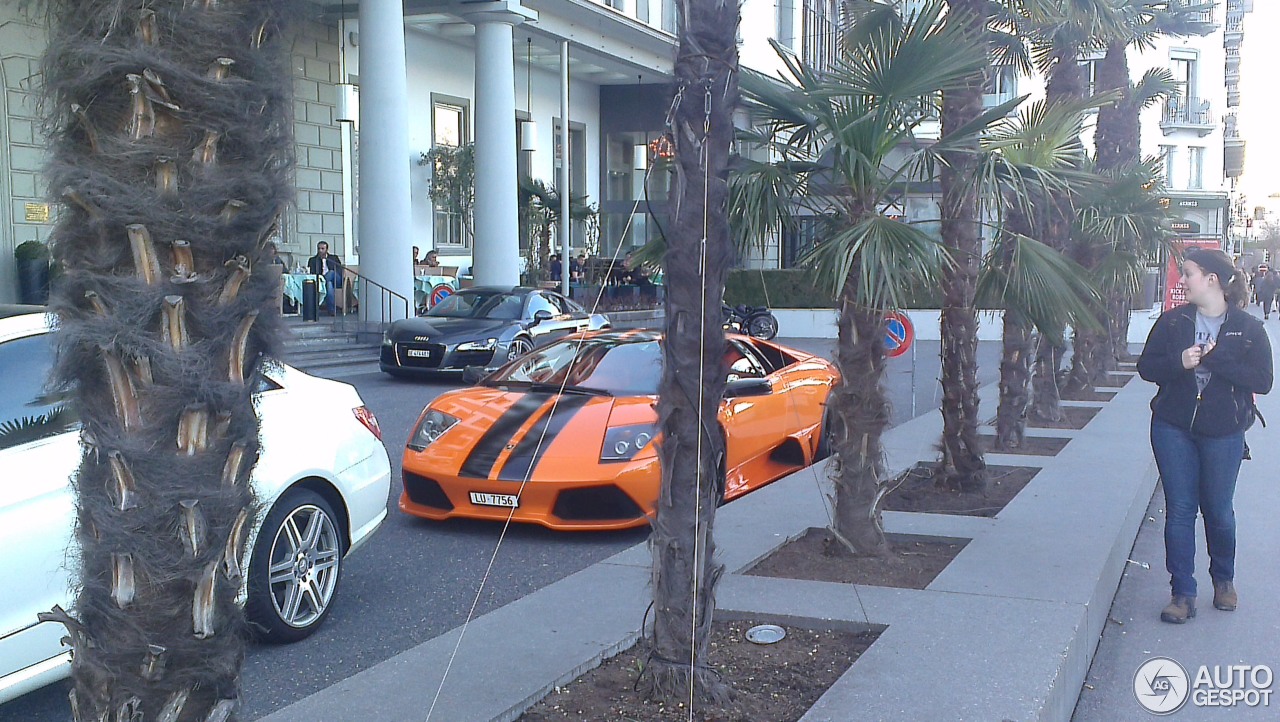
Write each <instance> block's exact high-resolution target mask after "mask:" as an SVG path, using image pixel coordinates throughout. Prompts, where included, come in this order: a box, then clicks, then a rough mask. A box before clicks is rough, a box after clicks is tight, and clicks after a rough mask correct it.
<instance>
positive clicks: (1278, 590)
mask: <svg viewBox="0 0 1280 722" xmlns="http://www.w3.org/2000/svg"><path fill="white" fill-rule="evenodd" d="M1272 323H1273V322H1271V321H1268V322H1267V329H1268V331H1269V335H1270V337H1271V345H1272V351H1273V353H1275V352H1276V351H1280V349H1277V339H1278V338H1280V326H1273V325H1271V324H1272ZM1278 355H1280V354H1278ZM1143 386H1144V387H1145V388H1146V389H1148V395H1150V394H1151V393H1154V389H1155V387H1154V386H1153V385H1150V384H1143ZM1258 407H1259V409H1261V411H1262V415H1263V416H1265V417H1266V418H1267V419H1268V420H1269V421H1271V427H1270V428H1263V427H1262V426H1261V425H1255V426H1254V427H1253V428H1252V429H1250V430H1249V432H1248V434H1247V435H1246V437H1247V440H1248V442H1249V446H1250V447H1251V449H1252V452H1253V460H1252V461H1246V462H1244V465H1243V466H1242V467H1241V470H1240V479H1239V482H1238V483H1237V486H1236V504H1235V506H1236V524H1237V529H1236V531H1237V553H1236V582H1237V587H1238V589H1239V592H1240V607H1239V609H1237V610H1236V611H1234V612H1220V611H1218V610H1216V609H1214V608H1213V603H1212V600H1213V590H1212V588H1211V587H1210V586H1209V572H1208V568H1209V559H1208V554H1207V553H1206V552H1205V549H1204V530H1203V528H1202V527H1201V528H1197V537H1198V542H1197V543H1198V546H1199V556H1198V558H1197V559H1196V577H1197V580H1198V582H1199V585H1200V597H1199V599H1198V600H1197V602H1198V603H1197V605H1196V607H1197V616H1196V618H1195V619H1192V620H1190V621H1189V622H1188V623H1187V624H1185V625H1182V626H1178V625H1173V624H1165V623H1163V622H1161V621H1160V618H1159V617H1160V610H1161V608H1163V607H1164V605H1165V604H1166V603H1168V601H1169V575H1168V574H1167V573H1166V572H1165V569H1164V537H1163V529H1164V496H1163V494H1162V493H1161V492H1160V491H1159V490H1157V492H1156V494H1155V497H1154V498H1153V499H1152V502H1151V505H1150V507H1149V508H1148V510H1147V515H1146V518H1145V520H1144V521H1143V524H1142V529H1141V531H1140V532H1139V534H1138V538H1137V541H1136V543H1135V544H1134V546H1133V550H1132V552H1131V554H1130V558H1131V559H1133V560H1134V561H1135V562H1139V563H1141V564H1146V565H1148V566H1149V567H1150V569H1146V568H1143V567H1142V566H1140V564H1128V565H1127V566H1126V570H1125V574H1124V578H1123V580H1122V581H1121V583H1120V589H1119V592H1118V593H1117V595H1116V599H1115V604H1114V605H1113V607H1112V609H1111V613H1110V616H1109V620H1108V623H1107V625H1106V630H1105V633H1104V635H1103V637H1102V642H1101V644H1100V645H1099V647H1098V653H1097V656H1096V658H1095V660H1094V663H1093V667H1092V668H1091V669H1090V670H1089V676H1088V680H1087V686H1086V687H1084V689H1083V690H1082V691H1081V693H1080V702H1079V705H1078V706H1077V708H1076V711H1075V715H1074V716H1073V717H1072V720H1073V721H1074V722H1115V721H1116V720H1144V719H1155V718H1156V715H1153V714H1149V713H1148V712H1147V711H1146V710H1144V709H1143V708H1142V707H1141V706H1139V704H1138V703H1137V698H1136V697H1135V696H1134V683H1135V679H1134V677H1135V673H1136V672H1137V671H1138V668H1139V666H1140V665H1142V664H1143V662H1145V661H1147V660H1148V659H1150V658H1152V657H1168V658H1170V659H1173V660H1175V661H1177V662H1178V663H1180V664H1181V665H1182V667H1184V668H1185V670H1186V672H1187V674H1188V675H1189V676H1190V677H1191V680H1192V681H1193V682H1194V680H1195V677H1196V675H1197V674H1198V672H1199V668H1200V667H1201V666H1202V665H1205V666H1207V667H1208V672H1209V673H1210V674H1212V673H1213V672H1214V666H1215V665H1218V666H1219V667H1220V669H1219V670H1218V671H1219V672H1220V674H1221V675H1223V676H1224V679H1225V675H1226V673H1227V672H1226V670H1225V667H1226V666H1228V665H1267V666H1268V667H1269V668H1270V670H1271V671H1272V672H1275V673H1278V674H1280V573H1278V569H1277V554H1278V553H1280V479H1278V478H1277V469H1280V444H1278V443H1277V435H1278V434H1280V429H1278V428H1277V426H1276V423H1277V422H1276V421H1275V420H1276V419H1280V392H1272V393H1271V394H1270V395H1268V396H1261V397H1259V398H1258ZM1136 436H1137V432H1136V431H1135V444H1137V443H1139V442H1140V443H1142V444H1146V443H1147V442H1146V440H1145V438H1143V439H1137V438H1136ZM1137 451H1139V449H1137V448H1135V452H1137ZM1141 452H1142V453H1150V452H1149V449H1148V448H1143V449H1141ZM1260 681H1265V680H1260ZM1234 687H1235V689H1237V690H1241V689H1247V687H1242V686H1241V685H1239V684H1236V685H1234ZM1269 689H1271V690H1275V691H1277V692H1280V680H1277V681H1276V682H1275V683H1274V684H1272V685H1270V687H1269ZM1170 719H1175V720H1180V721H1181V720H1185V721H1186V722H1192V721H1194V720H1223V719H1232V720H1237V719H1238V720H1275V719H1280V696H1277V697H1276V698H1273V699H1271V700H1270V705H1266V706H1264V705H1262V704H1259V705H1257V706H1253V707H1250V706H1247V705H1245V704H1237V705H1235V706H1233V707H1213V708H1210V707H1204V706H1197V705H1196V698H1195V696H1194V692H1193V696H1192V698H1191V699H1189V700H1188V701H1187V702H1186V703H1185V705H1184V706H1183V707H1182V708H1181V709H1180V710H1178V711H1177V712H1176V713H1173V714H1172V715H1171V716H1170Z"/></svg>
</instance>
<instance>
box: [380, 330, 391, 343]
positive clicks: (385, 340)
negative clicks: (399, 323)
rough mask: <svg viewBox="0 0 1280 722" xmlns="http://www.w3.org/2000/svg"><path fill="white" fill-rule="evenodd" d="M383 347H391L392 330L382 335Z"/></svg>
mask: <svg viewBox="0 0 1280 722" xmlns="http://www.w3.org/2000/svg"><path fill="white" fill-rule="evenodd" d="M382 345H383V346H390V345H391V329H387V330H386V331H384V332H383V333H382Z"/></svg>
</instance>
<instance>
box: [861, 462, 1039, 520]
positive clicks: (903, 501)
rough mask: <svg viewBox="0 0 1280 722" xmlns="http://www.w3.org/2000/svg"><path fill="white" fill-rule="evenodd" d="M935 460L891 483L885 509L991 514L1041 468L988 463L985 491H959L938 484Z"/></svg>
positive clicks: (917, 466)
mask: <svg viewBox="0 0 1280 722" xmlns="http://www.w3.org/2000/svg"><path fill="white" fill-rule="evenodd" d="M938 471H939V465H938V463H937V462H921V463H919V464H916V465H915V467H913V468H911V469H908V470H907V471H905V472H903V473H902V474H901V475H899V476H898V477H897V478H896V479H894V480H893V481H892V482H890V486H891V487H893V488H894V489H893V491H891V492H889V494H888V496H886V497H885V501H884V509H885V510H886V511H916V512H924V513H928V514H960V515H964V516H985V517H993V516H995V515H996V514H999V513H1000V510H1001V509H1004V507H1005V506H1006V505H1007V504H1008V503H1009V502H1010V501H1013V497H1015V496H1017V495H1018V492H1020V491H1022V489H1023V487H1025V486H1026V485H1027V484H1028V483H1029V482H1030V481H1031V479H1032V478H1033V477H1035V475H1036V474H1037V473H1039V471H1040V469H1038V468H1036V467H1032V466H988V467H987V472H988V473H989V474H990V477H991V481H990V483H989V484H988V485H987V491H986V493H985V494H977V493H962V492H958V491H951V490H949V489H943V488H941V487H939V486H938V485H937V482H936V480H937V475H938Z"/></svg>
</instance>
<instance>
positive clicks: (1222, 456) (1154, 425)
mask: <svg viewBox="0 0 1280 722" xmlns="http://www.w3.org/2000/svg"><path fill="white" fill-rule="evenodd" d="M1151 450H1152V451H1153V452H1155V457H1156V466H1157V467H1159V469H1160V481H1161V484H1163V486H1164V499H1165V521H1164V555H1165V568H1166V569H1168V571H1169V577H1170V581H1169V584H1170V586H1172V587H1173V593H1174V594H1183V595H1186V596H1189V597H1194V596H1195V595H1196V578H1195V571H1196V512H1197V511H1199V512H1200V513H1201V514H1203V515H1204V536H1205V541H1206V543H1207V544H1208V547H1209V576H1210V577H1212V578H1213V579H1214V580H1215V581H1232V580H1234V579H1235V575H1236V512H1235V508H1234V507H1233V506H1232V498H1233V497H1234V496H1235V493H1236V476H1237V475H1238V474H1239V473H1240V461H1241V458H1242V457H1243V455H1244V432H1240V433H1238V434H1232V435H1230V436H1201V435H1199V434H1193V433H1191V432H1190V431H1185V430H1183V429H1180V428H1178V427H1176V426H1173V425H1172V424H1167V423H1165V422H1163V421H1157V420H1155V419H1152V421H1151Z"/></svg>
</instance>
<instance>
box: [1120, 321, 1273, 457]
mask: <svg viewBox="0 0 1280 722" xmlns="http://www.w3.org/2000/svg"><path fill="white" fill-rule="evenodd" d="M1195 343H1196V307H1195V305H1194V304H1190V303H1189V304H1187V305H1185V306H1179V307H1178V308H1175V309H1172V310H1169V311H1166V312H1164V313H1163V314H1161V316H1160V318H1159V320H1157V321H1156V325H1155V327H1153V328H1152V329H1151V335H1150V336H1148V337H1147V345H1146V347H1144V348H1143V349H1142V357H1141V358H1139V359H1138V373H1139V374H1141V375H1142V378H1144V379H1146V380H1148V381H1152V382H1154V383H1156V384H1158V385H1159V386H1160V390H1159V391H1158V392H1157V393H1156V397H1155V398H1154V399H1152V400H1151V414H1152V416H1153V417H1155V418H1156V419H1159V420H1161V421H1164V422H1167V423H1169V424H1172V425H1174V426H1177V427H1179V428H1182V429H1186V430H1189V431H1193V432H1195V433H1197V434H1201V435H1203V436H1227V435H1228V434H1234V433H1238V432H1241V431H1244V430H1245V429H1247V428H1248V427H1249V425H1250V424H1251V423H1253V413H1254V407H1253V395H1254V394H1265V393H1267V392H1268V391H1270V390H1271V381H1272V372H1271V342H1270V341H1269V340H1268V338H1267V331H1266V329H1265V328H1263V325H1262V321H1260V320H1258V319H1257V318H1255V317H1253V316H1251V315H1249V314H1248V313H1247V312H1246V311H1244V310H1243V309H1238V308H1231V309H1228V310H1227V317H1226V318H1225V319H1224V320H1223V322H1222V328H1221V329H1219V331H1218V341H1217V345H1216V346H1214V348H1213V350H1212V351H1210V352H1209V353H1207V354H1205V355H1204V356H1203V357H1202V358H1201V359H1200V364H1201V365H1202V366H1204V367H1205V368H1206V369H1208V370H1209V371H1211V372H1212V373H1213V375H1212V376H1211V377H1210V379H1209V383H1208V385H1206V386H1205V387H1204V391H1203V392H1200V393H1199V394H1197V393H1196V372H1195V370H1194V369H1184V368H1183V367H1182V352H1183V351H1184V350H1186V349H1188V348H1191V347H1192V346H1194V345H1195Z"/></svg>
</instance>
